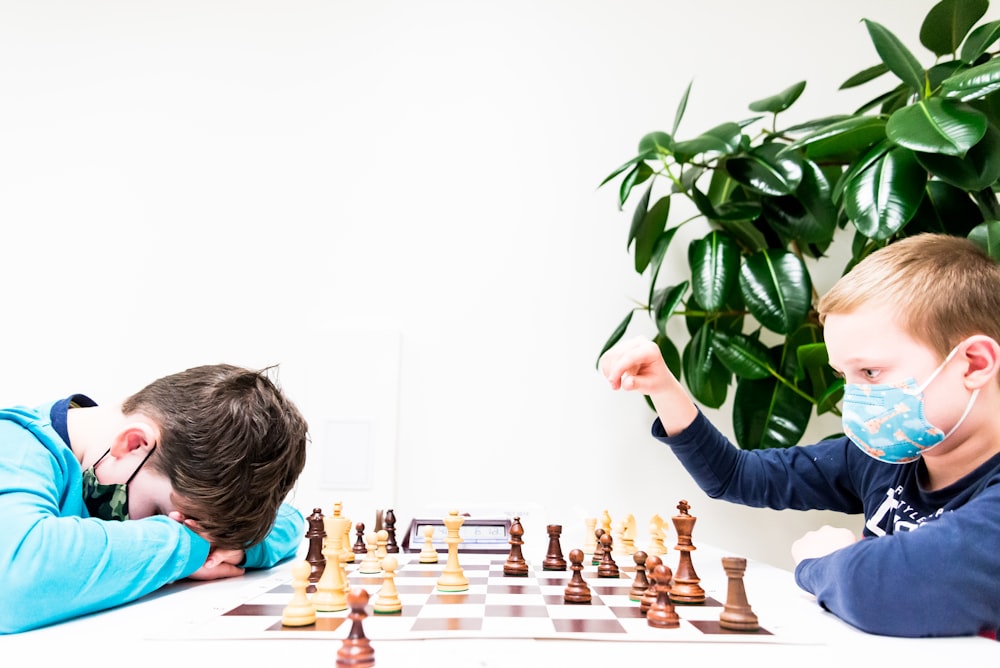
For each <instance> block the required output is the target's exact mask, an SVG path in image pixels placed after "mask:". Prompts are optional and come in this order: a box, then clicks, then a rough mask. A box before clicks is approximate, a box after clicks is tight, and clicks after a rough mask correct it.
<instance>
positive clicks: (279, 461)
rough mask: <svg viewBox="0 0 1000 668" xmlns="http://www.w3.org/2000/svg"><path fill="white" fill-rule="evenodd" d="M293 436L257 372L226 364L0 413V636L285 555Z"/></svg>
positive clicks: (294, 530)
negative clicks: (97, 398)
mask: <svg viewBox="0 0 1000 668" xmlns="http://www.w3.org/2000/svg"><path fill="white" fill-rule="evenodd" d="M306 440H307V425H306V422H305V420H304V419H303V417H302V415H301V414H300V413H299V411H298V409H297V408H296V407H295V406H294V405H293V404H292V403H291V402H290V401H289V400H288V399H287V398H286V397H285V396H284V394H283V393H282V392H281V390H280V389H279V388H278V387H277V386H276V385H275V384H274V383H273V382H272V381H271V380H270V379H269V378H268V377H267V375H266V372H262V371H252V370H249V369H243V368H240V367H236V366H232V365H227V364H218V365H207V366H200V367H195V368H192V369H188V370H187V371H182V372H180V373H176V374H173V375H170V376H166V377H163V378H160V379H158V380H156V381H153V382H152V383H150V384H149V385H147V386H146V387H145V388H143V389H142V390H140V391H139V392H137V393H135V394H134V395H132V396H131V397H129V398H128V399H126V400H125V401H124V402H123V403H121V404H120V405H113V404H108V405H100V406H98V405H97V404H96V403H95V402H94V401H92V400H91V399H90V398H88V397H87V396H85V395H80V394H77V395H73V396H71V397H69V398H66V399H62V400H60V401H56V402H54V403H51V404H47V405H44V406H41V407H38V408H26V407H15V408H9V409H3V410H0V517H2V518H3V524H4V530H3V531H2V532H0V565H2V568H3V572H4V576H3V578H0V600H2V601H3V605H2V606H0V633H15V632H19V631H24V630H27V629H31V628H36V627H38V626H43V625H47V624H52V623H54V622H58V621H62V620H65V619H69V618H72V617H77V616H80V615H83V614H87V613H90V612H94V611H97V610H102V609H106V608H110V607H113V606H116V605H120V604H122V603H126V602H128V601H132V600H135V599H137V598H139V597H141V596H144V595H146V594H148V593H150V592H152V591H154V590H156V589H158V588H160V587H162V586H163V585H165V584H167V583H169V582H173V581H175V580H179V579H181V578H186V577H190V578H195V579H204V580H209V579H216V578H223V577H231V576H235V575H239V574H241V573H243V569H244V568H266V567H269V566H272V565H274V564H276V563H278V562H279V561H281V560H282V559H285V558H287V557H289V556H292V555H294V554H295V552H296V550H297V549H298V546H299V545H300V543H301V539H302V536H303V534H304V529H305V526H304V525H305V520H304V518H303V517H302V515H301V513H299V512H298V511H297V510H296V509H294V508H293V507H291V506H290V505H287V504H284V503H283V502H284V500H285V498H286V497H287V495H288V494H289V492H290V491H291V489H292V487H293V486H294V484H295V481H296V479H297V478H298V476H299V474H300V473H301V472H302V468H303V466H304V465H305V455H306Z"/></svg>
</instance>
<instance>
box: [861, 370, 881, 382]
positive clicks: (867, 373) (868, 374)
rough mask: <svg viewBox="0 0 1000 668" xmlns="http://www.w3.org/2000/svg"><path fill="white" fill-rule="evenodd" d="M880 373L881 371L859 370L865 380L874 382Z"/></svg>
mask: <svg viewBox="0 0 1000 668" xmlns="http://www.w3.org/2000/svg"><path fill="white" fill-rule="evenodd" d="M880 373H881V369H862V370H861V374H862V375H863V376H864V377H865V378H866V379H867V380H875V379H876V378H878V376H879V374H880Z"/></svg>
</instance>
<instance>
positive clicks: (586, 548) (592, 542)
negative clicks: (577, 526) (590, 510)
mask: <svg viewBox="0 0 1000 668" xmlns="http://www.w3.org/2000/svg"><path fill="white" fill-rule="evenodd" d="M583 526H584V528H585V531H584V532H583V553H584V554H593V553H594V550H596V549H597V538H596V537H595V535H594V532H595V531H596V530H597V518H596V517H588V518H587V519H585V520H584V521H583Z"/></svg>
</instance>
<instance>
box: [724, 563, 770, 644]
mask: <svg viewBox="0 0 1000 668" xmlns="http://www.w3.org/2000/svg"><path fill="white" fill-rule="evenodd" d="M722 568H723V569H724V570H725V571H726V576H727V577H728V578H729V587H728V589H727V591H726V605H725V607H724V608H723V609H722V614H720V615H719V626H721V627H722V628H724V629H729V630H730V631H756V630H757V629H759V628H760V625H759V624H758V622H757V615H755V614H754V612H753V610H751V609H750V604H749V603H747V592H746V588H745V587H744V586H743V573H744V572H745V571H746V569H747V560H746V559H744V558H742V557H723V558H722Z"/></svg>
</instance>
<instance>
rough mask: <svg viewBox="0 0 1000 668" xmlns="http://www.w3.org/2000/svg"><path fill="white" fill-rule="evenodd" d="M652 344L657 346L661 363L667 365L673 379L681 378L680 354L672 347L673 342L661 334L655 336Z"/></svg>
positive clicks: (675, 347)
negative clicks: (661, 358) (661, 359)
mask: <svg viewBox="0 0 1000 668" xmlns="http://www.w3.org/2000/svg"><path fill="white" fill-rule="evenodd" d="M653 342H654V343H656V345H657V346H659V348H660V355H661V356H662V357H663V361H664V362H666V363H667V368H668V369H670V373H672V374H674V378H678V379H679V378H681V376H682V375H683V373H684V371H683V369H682V368H681V354H680V352H679V351H678V350H677V346H675V345H674V342H673V341H672V340H670V339H669V338H668V337H667V336H665V335H663V334H661V335H659V336H656V337H655V338H654V339H653Z"/></svg>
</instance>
